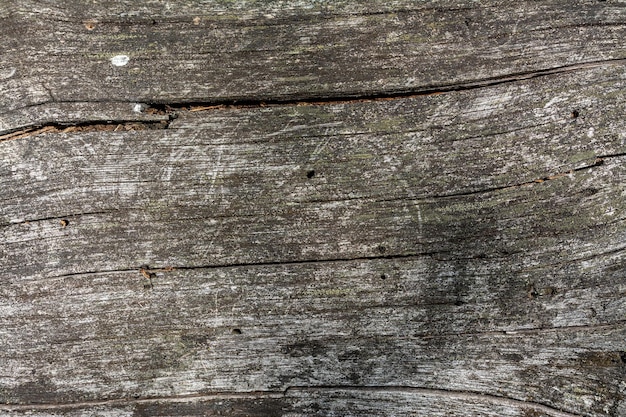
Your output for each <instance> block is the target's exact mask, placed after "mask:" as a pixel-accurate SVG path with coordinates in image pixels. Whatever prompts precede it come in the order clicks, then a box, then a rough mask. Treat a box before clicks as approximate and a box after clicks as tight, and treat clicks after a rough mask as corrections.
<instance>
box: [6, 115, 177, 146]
mask: <svg viewBox="0 0 626 417" xmlns="http://www.w3.org/2000/svg"><path fill="white" fill-rule="evenodd" d="M171 120H172V118H170V119H169V120H161V121H152V120H151V121H146V120H141V121H128V120H124V121H115V120H112V121H102V120H98V121H92V122H81V123H46V124H41V125H38V126H33V127H29V128H26V129H17V130H14V131H12V132H8V133H5V134H3V135H0V142H4V141H8V140H12V139H21V138H25V137H30V136H40V135H46V134H50V133H74V132H82V133H85V132H124V131H130V130H162V129H167V128H168V127H169V124H170V123H171Z"/></svg>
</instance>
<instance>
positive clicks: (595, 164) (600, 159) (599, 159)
mask: <svg viewBox="0 0 626 417" xmlns="http://www.w3.org/2000/svg"><path fill="white" fill-rule="evenodd" d="M622 156H626V153H624V154H614V155H603V156H600V157H597V158H596V160H595V161H594V162H593V164H591V165H585V166H583V167H579V168H573V169H570V170H569V171H566V172H561V173H558V174H554V175H550V176H548V177H542V178H537V179H535V180H532V181H527V182H522V183H519V184H513V185H502V186H499V187H491V188H484V189H482V190H475V191H467V192H461V193H451V194H438V195H433V196H430V197H429V198H455V197H464V196H470V195H477V194H485V193H492V192H496V191H501V190H507V189H511V188H519V187H525V186H529V185H533V184H540V183H543V182H547V181H552V180H555V179H558V178H562V177H565V176H567V175H570V174H573V173H574V172H580V171H585V170H588V169H591V168H595V167H598V166H601V165H603V164H604V161H605V160H606V159H609V158H618V157H622Z"/></svg>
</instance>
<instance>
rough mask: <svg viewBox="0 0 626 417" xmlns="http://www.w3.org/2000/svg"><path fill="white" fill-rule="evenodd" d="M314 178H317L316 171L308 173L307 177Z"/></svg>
mask: <svg viewBox="0 0 626 417" xmlns="http://www.w3.org/2000/svg"><path fill="white" fill-rule="evenodd" d="M314 176H315V171H313V170H310V171H308V172H307V173H306V177H307V178H309V179H311V178H313V177H314Z"/></svg>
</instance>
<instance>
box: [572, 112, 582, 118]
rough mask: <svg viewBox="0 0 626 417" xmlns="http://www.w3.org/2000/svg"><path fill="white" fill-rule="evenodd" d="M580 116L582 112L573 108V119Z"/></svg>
mask: <svg viewBox="0 0 626 417" xmlns="http://www.w3.org/2000/svg"><path fill="white" fill-rule="evenodd" d="M578 116H580V112H579V111H578V110H572V119H577V118H578Z"/></svg>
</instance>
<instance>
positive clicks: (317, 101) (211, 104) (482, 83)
mask: <svg viewBox="0 0 626 417" xmlns="http://www.w3.org/2000/svg"><path fill="white" fill-rule="evenodd" d="M616 64H621V65H623V64H626V59H609V60H602V61H590V62H586V63H580V64H572V65H564V66H560V67H554V68H549V69H543V70H534V71H525V72H519V73H515V74H507V75H501V76H495V77H489V78H484V79H482V80H475V81H468V82H463V83H455V84H447V85H446V84H444V85H439V86H425V87H422V88H418V89H412V90H399V91H387V92H370V93H367V94H350V93H346V94H343V95H339V96H335V97H332V96H325V95H322V94H320V95H318V96H312V97H308V98H307V97H303V98H293V99H272V98H266V99H243V98H242V99H217V100H213V101H202V102H199V101H188V102H155V103H151V104H150V106H151V107H152V108H155V109H159V110H162V111H165V112H166V113H170V112H175V111H181V110H182V111H201V110H215V109H224V108H256V107H269V106H290V105H293V106H303V105H328V104H345V103H358V102H371V101H389V100H396V99H405V98H415V97H420V96H429V95H437V94H444V93H452V92H459V91H466V90H474V89H478V88H484V87H492V86H496V85H500V84H508V83H514V82H518V81H523V80H528V79H532V78H538V77H544V76H548V75H555V74H561V73H566V72H572V71H578V70H582V69H588V68H595V67H601V66H605V65H616Z"/></svg>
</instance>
